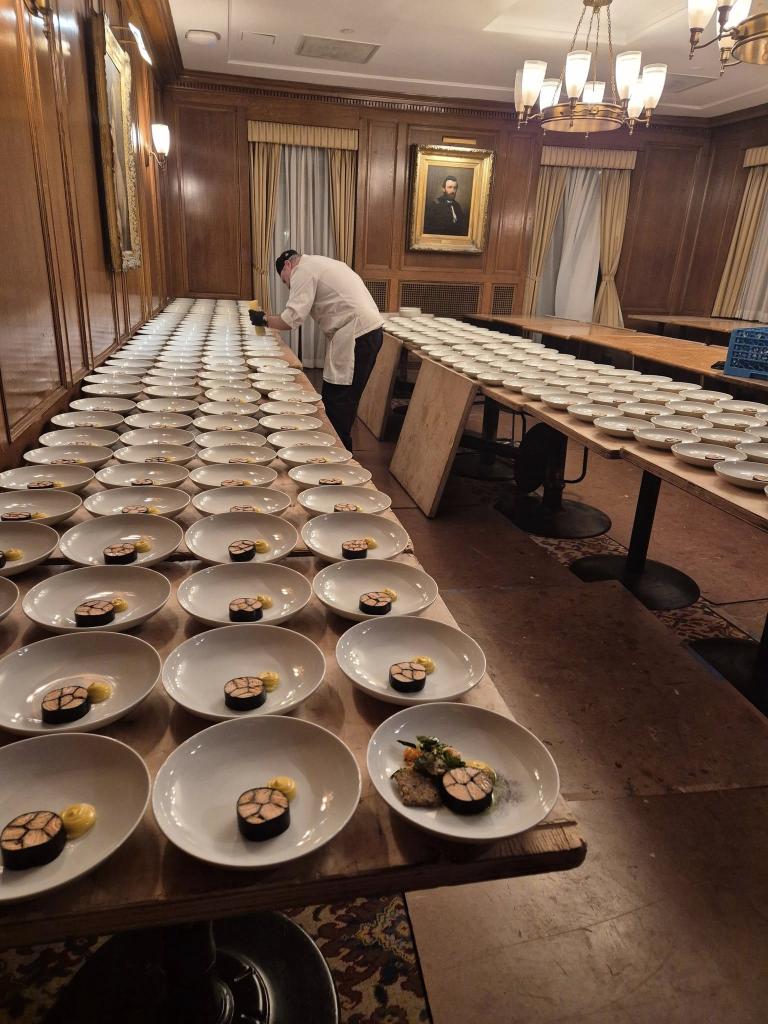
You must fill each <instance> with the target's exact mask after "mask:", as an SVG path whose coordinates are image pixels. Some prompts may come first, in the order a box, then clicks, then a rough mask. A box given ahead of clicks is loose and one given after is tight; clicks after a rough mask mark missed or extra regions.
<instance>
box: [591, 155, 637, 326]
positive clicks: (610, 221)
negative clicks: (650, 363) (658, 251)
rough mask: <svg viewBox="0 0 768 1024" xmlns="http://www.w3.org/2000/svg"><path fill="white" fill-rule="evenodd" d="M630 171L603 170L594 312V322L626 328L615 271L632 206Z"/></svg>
mask: <svg viewBox="0 0 768 1024" xmlns="http://www.w3.org/2000/svg"><path fill="white" fill-rule="evenodd" d="M631 176H632V172H631V171H630V170H604V171H603V172H602V174H601V180H600V269H601V271H602V280H601V281H600V288H599V289H598V292H597V298H596V300H595V308H594V312H593V314H592V320H593V321H594V323H597V324H603V326H605V327H623V326H624V317H623V316H622V315H621V305H620V303H619V293H618V292H617V291H616V271H617V270H618V267H619V259H620V258H621V245H622V242H623V241H624V228H625V225H626V223H627V208H628V206H629V180H630V177H631Z"/></svg>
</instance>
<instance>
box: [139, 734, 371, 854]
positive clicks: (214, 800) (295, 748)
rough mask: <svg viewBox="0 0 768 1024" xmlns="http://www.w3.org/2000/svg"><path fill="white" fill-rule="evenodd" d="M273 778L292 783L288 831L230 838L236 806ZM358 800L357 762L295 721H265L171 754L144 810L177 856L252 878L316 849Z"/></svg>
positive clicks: (200, 737)
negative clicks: (273, 835)
mask: <svg viewBox="0 0 768 1024" xmlns="http://www.w3.org/2000/svg"><path fill="white" fill-rule="evenodd" d="M275 775H288V776H290V777H291V778H293V779H295V780H296V784H297V794H296V797H295V798H294V799H293V801H292V802H291V824H290V826H289V828H288V829H287V830H286V831H285V832H284V833H283V834H282V835H280V836H277V837H276V838H275V839H270V840H267V841H264V842H248V841H247V840H246V839H244V838H243V837H242V836H241V835H240V833H239V831H238V827H237V821H236V815H235V806H236V803H237V799H238V797H239V796H240V794H241V793H242V792H243V791H244V790H246V789H249V788H252V787H255V786H259V785H263V784H264V783H266V782H267V781H269V779H271V778H272V777H273V776H275ZM359 799H360V772H359V769H358V767H357V762H356V761H355V757H354V755H353V754H352V752H351V751H350V750H349V748H348V747H347V746H345V744H344V743H342V741H341V740H340V739H338V738H337V737H336V736H334V735H333V733H331V732H328V731H327V730H326V729H322V728H321V727H320V726H318V725H314V724H313V723H311V722H306V721H304V720H302V719H300V718H292V717H283V716H272V715H265V716H262V717H250V718H244V719H241V720H238V721H229V722H220V723H219V724H218V725H213V726H211V727H210V728H208V729H204V730H203V731H202V732H200V733H198V734H197V735H196V736H193V737H192V738H191V739H189V740H187V742H186V743H182V745H181V746H180V747H177V748H176V750H174V751H173V753H172V754H171V755H170V757H169V758H168V759H167V761H166V762H165V763H164V764H163V765H162V767H161V768H160V770H159V771H158V773H157V778H156V779H155V785H154V789H153V794H152V808H153V810H154V812H155V818H156V819H157V823H158V825H159V826H160V828H161V830H162V831H163V832H164V833H165V835H166V836H167V838H168V839H169V840H170V841H171V842H172V843H174V844H175V845H176V846H178V847H179V848H180V849H182V850H184V852H185V853H188V854H190V856H192V857H197V858H198V859H199V860H202V861H206V862H207V863H209V864H216V865H218V866H220V867H226V868H241V869H246V870H254V869H256V868H267V867H274V866H282V865H283V864H286V863H287V862H288V861H291V860H295V859H296V858H297V857H303V856H304V855H305V854H308V853H313V852H314V851H315V850H317V849H319V848H320V847H321V846H324V845H325V844H326V843H327V842H329V841H330V840H331V839H333V838H334V836H336V835H337V834H338V833H339V832H340V831H341V830H342V829H343V828H344V826H345V825H346V824H347V822H348V821H349V819H350V818H351V817H352V815H353V814H354V812H355V809H356V807H357V804H358V801H359Z"/></svg>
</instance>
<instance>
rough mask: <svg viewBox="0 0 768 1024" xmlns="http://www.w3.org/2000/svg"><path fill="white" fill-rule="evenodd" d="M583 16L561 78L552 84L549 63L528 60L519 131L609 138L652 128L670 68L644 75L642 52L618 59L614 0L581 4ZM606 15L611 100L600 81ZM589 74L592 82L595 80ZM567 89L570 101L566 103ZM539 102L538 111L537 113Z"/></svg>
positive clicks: (518, 85) (652, 68)
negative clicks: (523, 127)
mask: <svg viewBox="0 0 768 1024" xmlns="http://www.w3.org/2000/svg"><path fill="white" fill-rule="evenodd" d="M582 2H583V4H584V9H583V10H582V12H581V17H580V18H579V21H578V24H577V25H576V31H575V32H574V34H573V39H572V40H571V46H570V49H569V51H568V54H567V56H566V59H565V66H564V68H563V70H562V71H561V72H560V77H559V78H547V77H546V74H547V62H546V61H543V60H527V61H526V62H525V64H524V65H523V68H522V69H521V70H519V71H518V72H517V73H516V75H515V109H516V111H517V114H518V118H519V121H518V125H520V124H527V123H528V121H530V120H534V119H536V120H538V121H540V122H541V126H542V128H543V129H544V130H545V131H552V132H576V133H583V134H585V135H589V134H591V133H592V132H610V131H615V130H616V129H618V128H624V127H626V128H628V129H629V131H630V133H631V132H632V131H633V130H634V127H635V125H636V124H637V123H638V122H639V123H641V124H645V125H648V124H649V123H650V120H651V114H652V112H653V111H654V110H655V109H656V107H657V106H658V103H659V100H660V99H661V93H662V90H663V89H664V82H665V81H666V77H667V65H666V64H646V65H645V67H643V68H642V69H641V65H642V54H641V53H640V51H639V50H630V51H627V52H625V53H620V54H618V56H617V57H616V58H615V59H614V55H613V38H612V34H611V3H612V2H613V0H582ZM588 14H589V21H588V23H587V26H586V38H585V40H584V48H583V49H581V50H579V49H575V47H576V45H577V40H578V38H579V33H580V32H581V30H582V25H583V24H584V21H585V19H586V17H587V15H588ZM603 14H604V15H605V21H606V24H607V37H608V71H609V75H610V98H609V99H606V98H605V92H606V82H605V81H598V78H597V76H598V74H599V59H600V55H601V54H600V45H601V38H600V32H601V27H602V26H601V22H602V18H603ZM590 71H591V72H592V77H591V79H590ZM563 84H565V91H566V95H567V99H566V100H564V101H561V93H562V88H563ZM537 102H538V110H537V111H535V112H534V111H533V108H534V107H535V106H536V103H537Z"/></svg>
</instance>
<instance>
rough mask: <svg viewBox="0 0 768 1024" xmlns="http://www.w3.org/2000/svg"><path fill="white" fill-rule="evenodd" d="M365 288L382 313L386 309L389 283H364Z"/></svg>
mask: <svg viewBox="0 0 768 1024" xmlns="http://www.w3.org/2000/svg"><path fill="white" fill-rule="evenodd" d="M364 284H365V287H366V288H367V289H368V291H369V292H370V293H371V295H372V296H373V301H374V302H375V303H376V305H377V306H378V307H379V309H380V310H381V311H382V312H385V311H386V309H387V292H388V291H389V281H365V282H364Z"/></svg>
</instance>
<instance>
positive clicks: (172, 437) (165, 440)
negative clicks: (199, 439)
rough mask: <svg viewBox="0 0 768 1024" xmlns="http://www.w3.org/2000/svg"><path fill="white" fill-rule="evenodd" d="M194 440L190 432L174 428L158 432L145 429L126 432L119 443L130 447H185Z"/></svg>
mask: <svg viewBox="0 0 768 1024" xmlns="http://www.w3.org/2000/svg"><path fill="white" fill-rule="evenodd" d="M194 440H195V435H194V434H193V433H192V431H191V430H179V429H178V428H175V427H169V428H163V429H160V430H153V429H147V428H139V429H136V430H127V431H126V432H125V433H124V434H123V435H122V436H121V437H120V443H121V444H127V445H129V446H130V447H145V446H147V445H164V446H168V445H180V446H181V447H185V446H187V445H191V444H192V443H193V442H194Z"/></svg>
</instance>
